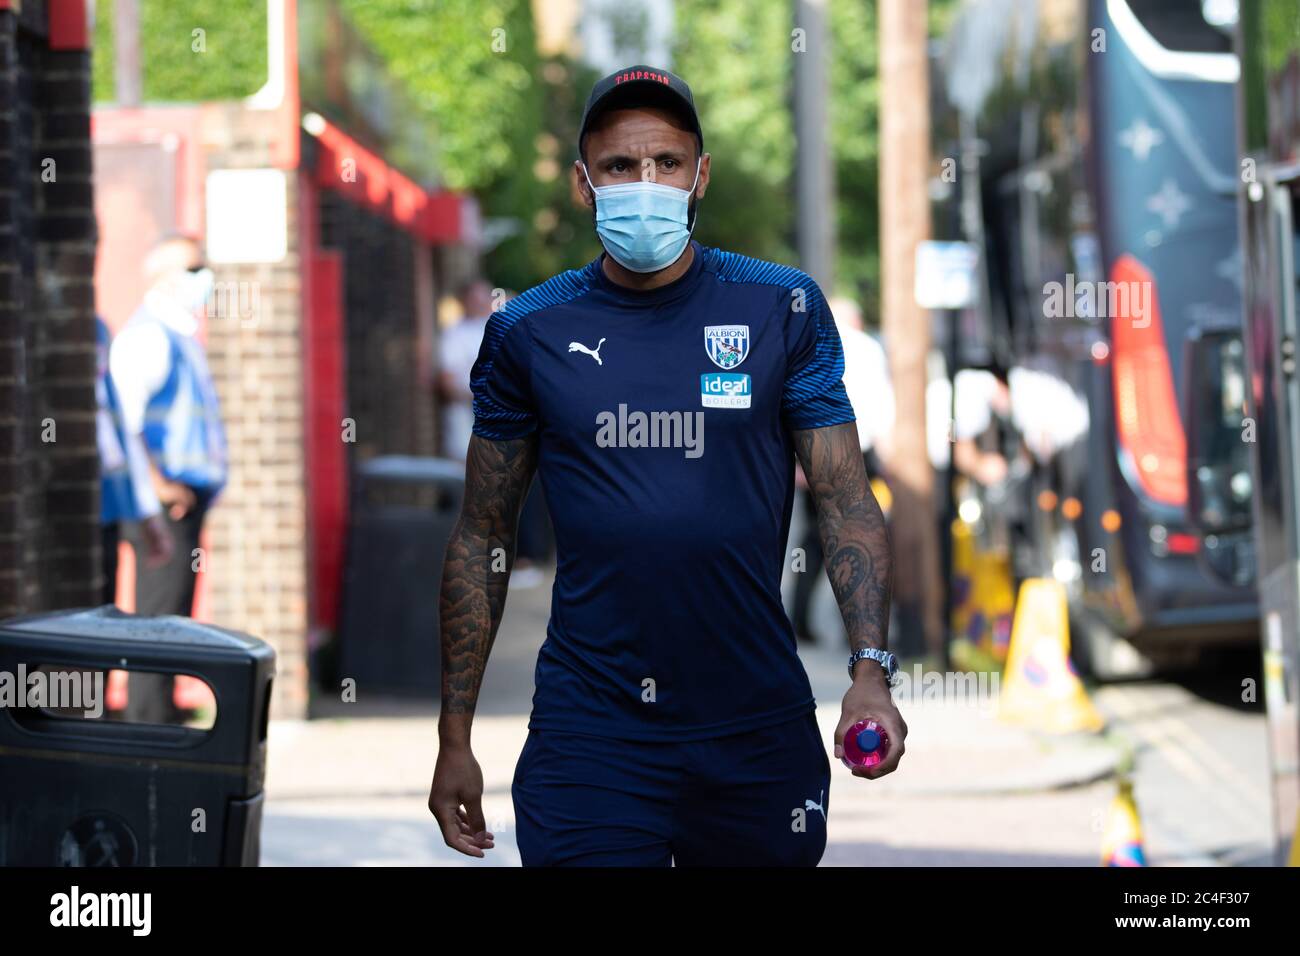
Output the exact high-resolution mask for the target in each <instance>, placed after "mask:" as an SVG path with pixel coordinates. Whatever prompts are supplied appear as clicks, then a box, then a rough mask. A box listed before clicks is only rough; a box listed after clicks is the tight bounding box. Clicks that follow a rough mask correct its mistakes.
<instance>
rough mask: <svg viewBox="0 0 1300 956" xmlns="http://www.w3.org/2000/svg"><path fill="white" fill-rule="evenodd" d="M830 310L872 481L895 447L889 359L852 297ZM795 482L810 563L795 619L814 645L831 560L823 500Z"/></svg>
mask: <svg viewBox="0 0 1300 956" xmlns="http://www.w3.org/2000/svg"><path fill="white" fill-rule="evenodd" d="M829 305H830V308H831V312H832V313H833V314H834V316H835V328H836V329H837V330H838V331H839V333H840V343H841V345H842V346H843V349H844V388H845V390H846V391H847V392H848V395H849V403H850V404H851V405H852V406H853V413H854V415H856V416H857V423H858V444H859V445H860V446H861V448H862V462H863V465H865V467H866V469H867V479H868V480H869V481H870V480H872V479H875V478H880V477H883V474H884V469H883V467H882V465H881V461H882V460H888V458H889V442H890V440H891V438H892V435H893V428H894V387H893V384H892V383H891V382H890V380H889V360H888V358H887V357H886V355H885V349H884V347H883V346H882V345H881V344H880V340H879V339H877V338H876V337H875V336H873V335H870V334H869V333H868V332H867V331H866V329H865V327H864V326H863V323H862V309H861V308H859V307H858V304H857V302H855V301H853V300H852V299H850V298H848V297H846V296H836V297H835V298H832V299H831V300H830V302H829ZM795 483H796V485H797V486H798V487H799V489H800V492H801V493H800V495H799V498H800V501H801V502H802V505H803V513H804V519H805V520H804V533H803V538H802V540H801V541H800V542H799V547H801V548H802V549H803V553H804V558H805V562H806V563H805V567H804V569H803V571H801V572H800V573H798V574H797V575H796V576H795V586H794V607H793V609H792V610H791V613H790V618H791V622H792V623H793V624H794V632H795V635H796V636H797V637H798V638H799V640H800V641H804V642H806V643H813V642H814V638H813V636H812V628H811V626H810V621H809V615H810V613H811V609H812V596H813V592H814V590H815V589H816V587H817V582H818V581H819V580H820V577H821V573H822V571H823V570H824V569H825V560H824V558H823V555H822V547H821V534H820V531H819V530H818V527H817V501H816V499H815V498H814V496H813V495H812V494H811V493H809V491H808V481H807V479H806V478H805V477H804V473H803V469H802V468H800V469H798V470H797V471H796V473H795Z"/></svg>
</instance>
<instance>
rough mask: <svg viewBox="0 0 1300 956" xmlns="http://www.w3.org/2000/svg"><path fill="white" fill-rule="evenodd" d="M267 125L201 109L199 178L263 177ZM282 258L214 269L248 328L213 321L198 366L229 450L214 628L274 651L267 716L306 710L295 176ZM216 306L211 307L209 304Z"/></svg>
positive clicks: (255, 115) (236, 112) (213, 555)
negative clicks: (251, 302) (236, 291)
mask: <svg viewBox="0 0 1300 956" xmlns="http://www.w3.org/2000/svg"><path fill="white" fill-rule="evenodd" d="M273 121H274V120H273V117H271V116H270V114H267V113H261V112H258V111H253V110H247V109H245V108H243V107H242V106H241V105H239V104H210V105H209V106H207V107H205V110H204V121H203V134H202V135H203V148H204V152H205V155H206V160H207V169H208V170H209V171H211V170H216V169H265V168H269V167H271V166H272V165H273V163H272V157H271V155H270V148H269V145H268V144H269V143H270V142H271V141H272V138H273V137H272V129H271V125H270V124H271V123H273ZM284 176H285V180H286V189H287V197H288V210H287V212H288V251H287V253H286V255H285V257H284V259H283V260H281V261H280V262H277V263H273V264H248V265H217V266H214V271H215V273H216V279H217V282H218V283H223V282H235V283H251V285H250V286H248V287H247V288H249V289H250V290H251V289H255V290H256V302H257V308H256V310H255V312H254V313H253V315H252V317H251V319H250V318H249V317H248V316H246V315H230V314H224V313H223V312H222V311H220V310H219V311H218V314H216V315H214V316H211V317H210V318H209V321H208V357H209V361H210V363H211V366H212V373H213V376H214V378H215V380H216V385H217V393H218V397H219V399H220V401H221V410H222V415H223V417H224V419H225V423H226V433H227V438H228V440H229V443H230V483H229V485H228V486H227V487H226V489H225V491H224V492H223V493H222V497H221V499H220V501H219V502H218V504H217V507H216V508H215V509H214V510H213V512H212V514H211V517H210V519H209V523H208V534H209V538H210V540H209V543H210V547H211V552H210V559H209V562H208V568H207V570H208V574H209V578H208V584H209V587H210V600H211V607H210V611H211V616H212V619H213V620H214V621H215V622H217V623H218V624H221V625H222V626H224V627H233V628H236V629H239V630H243V631H247V632H249V633H250V634H255V635H256V636H258V637H260V638H262V640H264V641H267V642H268V643H269V644H271V645H272V646H273V647H274V648H275V651H276V681H275V699H274V700H273V702H272V715H273V716H275V717H278V718H284V717H303V716H305V715H306V712H307V694H308V680H307V657H306V635H307V623H308V621H307V531H306V520H307V501H306V489H305V482H304V476H305V467H306V466H305V462H304V455H303V428H304V423H303V354H302V339H303V328H302V323H303V321H304V319H303V314H302V313H303V308H302V290H301V288H300V279H299V256H300V250H299V236H298V188H297V174H296V173H294V172H285V173H284ZM218 301H220V300H218Z"/></svg>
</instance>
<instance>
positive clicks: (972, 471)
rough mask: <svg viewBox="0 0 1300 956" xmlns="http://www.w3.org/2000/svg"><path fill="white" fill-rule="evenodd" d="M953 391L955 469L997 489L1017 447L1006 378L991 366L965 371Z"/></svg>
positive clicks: (963, 370) (953, 458) (955, 382)
mask: <svg viewBox="0 0 1300 956" xmlns="http://www.w3.org/2000/svg"><path fill="white" fill-rule="evenodd" d="M953 390H954V392H955V398H954V400H953V409H952V435H953V452H952V462H953V467H955V468H956V469H957V471H958V472H960V473H961V474H963V475H965V476H966V477H968V478H971V479H973V480H974V481H976V482H978V483H979V484H981V485H983V486H985V487H990V486H992V485H996V484H998V483H999V482H1001V481H1003V480H1004V479H1005V478H1006V477H1007V473H1008V469H1009V461H1008V451H1009V449H1010V448H1012V447H1014V446H1015V445H1016V444H1017V438H1016V435H1015V430H1014V428H1013V427H1012V425H1011V391H1010V389H1009V388H1008V387H1007V377H1006V374H1005V373H1004V372H1002V371H1001V370H1000V369H997V368H994V367H992V366H990V367H988V368H964V369H962V370H961V371H959V372H958V373H957V377H956V379H955V380H954V384H953Z"/></svg>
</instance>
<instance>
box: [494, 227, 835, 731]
mask: <svg viewBox="0 0 1300 956" xmlns="http://www.w3.org/2000/svg"><path fill="white" fill-rule="evenodd" d="M691 245H692V247H693V249H694V251H695V256H694V260H693V262H692V263H691V266H690V268H689V269H688V270H687V272H686V273H685V274H684V275H683V276H681V277H680V278H678V279H677V280H675V281H674V282H672V283H670V284H668V285H665V286H662V287H660V288H658V289H653V290H650V291H646V292H639V291H635V290H630V289H627V288H624V287H622V286H619V285H616V284H615V283H613V282H611V281H610V280H609V278H608V277H606V275H605V273H604V271H603V270H602V269H601V259H600V258H597V259H595V260H593V261H592V262H591V263H589V264H588V265H587V266H585V267H584V268H582V269H577V270H570V271H568V272H564V273H561V274H560V275H557V276H555V277H554V278H552V279H550V280H548V281H546V282H544V283H542V284H541V285H539V286H535V287H533V288H531V289H529V290H528V291H527V292H524V293H523V294H521V295H519V296H517V297H516V298H514V299H512V300H511V301H510V302H509V303H507V304H506V306H505V307H504V308H503V309H501V310H500V311H499V312H497V313H495V314H494V315H493V316H492V317H491V318H490V319H489V321H488V324H487V330H486V332H485V333H484V337H483V344H482V346H481V348H480V351H479V356H478V361H477V362H476V363H475V365H474V370H473V373H472V378H471V386H472V389H473V392H474V433H475V434H476V435H478V436H480V437H481V438H486V439H494V440H503V439H515V438H520V437H523V436H525V435H528V434H530V433H532V432H534V431H536V432H537V434H538V475H539V478H540V481H541V482H542V489H543V491H544V492H545V496H546V502H547V504H548V506H549V508H550V512H551V518H552V523H553V524H554V526H555V539H556V550H557V559H556V560H557V569H556V577H555V587H554V590H553V592H552V595H551V618H550V623H549V625H548V627H547V634H546V640H545V642H544V643H543V644H542V647H541V650H540V652H539V653H538V657H537V670H536V674H535V683H536V691H535V693H534V695H533V710H532V716H531V719H530V721H529V724H528V726H529V727H531V728H537V729H542V730H551V729H554V730H565V731H572V732H578V733H585V734H596V735H601V736H609V737H618V738H624V739H629V740H700V739H706V738H709V737H719V736H723V735H726V734H728V733H738V732H741V731H743V730H745V729H747V728H755V727H762V726H766V725H770V724H776V723H779V722H783V721H786V720H791V719H794V718H795V717H798V716H800V715H801V714H805V713H808V712H810V711H812V710H813V709H814V707H815V703H814V700H813V695H812V688H811V686H810V685H809V682H808V676H807V674H806V673H805V672H804V669H803V665H802V663H801V662H800V661H799V658H798V655H797V653H796V650H795V636H794V631H793V629H792V628H791V626H790V622H789V620H788V618H787V617H786V615H785V612H784V609H783V607H782V604H781V595H780V583H781V572H782V567H783V561H784V556H785V546H786V538H787V535H788V532H789V527H790V509H791V504H792V502H793V497H794V461H795V459H794V446H793V442H792V439H791V435H790V432H791V430H794V429H805V428H820V427H823V426H827V425H839V424H842V423H844V422H850V421H853V420H854V415H853V409H852V406H851V405H850V404H849V401H848V396H847V395H846V393H845V389H844V383H843V381H842V376H843V372H844V358H843V351H842V349H841V347H840V338H839V334H838V333H837V331H836V329H835V323H834V320H833V319H832V316H831V313H830V309H829V308H828V307H827V305H826V301H825V299H824V298H823V296H822V292H821V290H820V289H819V288H818V287H817V285H816V283H814V282H813V280H812V279H811V278H810V277H809V276H808V275H806V274H805V273H803V272H800V271H799V270H797V269H792V268H789V267H786V266H780V265H775V264H773V263H770V262H763V261H761V260H758V259H752V258H749V257H747V256H741V255H737V254H735V253H730V252H723V251H721V250H718V249H711V248H708V247H705V246H701V245H700V244H699V243H696V242H694V241H692V243H691Z"/></svg>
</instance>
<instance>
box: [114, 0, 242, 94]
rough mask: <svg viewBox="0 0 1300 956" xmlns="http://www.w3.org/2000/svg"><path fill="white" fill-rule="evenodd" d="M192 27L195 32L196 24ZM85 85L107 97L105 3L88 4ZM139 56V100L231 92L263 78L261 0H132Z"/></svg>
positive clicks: (236, 92) (240, 90)
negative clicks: (91, 14)
mask: <svg viewBox="0 0 1300 956" xmlns="http://www.w3.org/2000/svg"><path fill="white" fill-rule="evenodd" d="M196 31H197V32H196ZM94 44H95V45H94V56H93V60H92V90H93V95H94V98H95V101H96V102H111V101H112V100H114V99H115V93H114V82H113V67H114V62H115V58H114V51H113V4H112V2H111V0H101V2H100V3H98V4H96V8H95V38H94ZM140 61H141V67H140V69H141V74H142V76H141V80H142V84H143V93H144V99H145V100H146V101H147V102H191V103H196V102H201V101H204V100H224V99H238V98H241V97H244V96H248V95H250V94H252V93H255V92H257V90H258V89H259V88H261V86H262V85H263V84H264V83H265V82H266V76H267V65H266V0H186V2H185V3H177V2H175V0H140Z"/></svg>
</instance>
